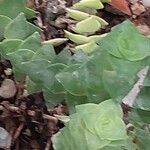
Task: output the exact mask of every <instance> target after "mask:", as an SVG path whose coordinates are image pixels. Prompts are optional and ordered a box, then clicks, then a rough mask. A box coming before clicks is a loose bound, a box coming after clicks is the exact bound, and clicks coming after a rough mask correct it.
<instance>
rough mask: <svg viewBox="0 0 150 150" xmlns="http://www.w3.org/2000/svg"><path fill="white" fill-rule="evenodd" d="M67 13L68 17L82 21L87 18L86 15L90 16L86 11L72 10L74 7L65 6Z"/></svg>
mask: <svg viewBox="0 0 150 150" xmlns="http://www.w3.org/2000/svg"><path fill="white" fill-rule="evenodd" d="M66 10H67V14H68V16H69V17H71V18H73V19H75V20H77V21H82V20H84V19H87V18H88V17H90V15H89V14H88V13H85V12H82V11H78V10H74V9H69V8H67V9H66Z"/></svg>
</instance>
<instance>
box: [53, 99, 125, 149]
mask: <svg viewBox="0 0 150 150" xmlns="http://www.w3.org/2000/svg"><path fill="white" fill-rule="evenodd" d="M112 115H113V116H115V117H112ZM118 129H119V131H118ZM127 139H128V136H127V134H126V129H125V124H124V123H123V121H122V110H121V107H120V106H119V105H118V104H115V103H114V102H113V101H112V100H107V101H105V102H102V103H100V104H98V105H96V104H92V103H88V104H83V105H79V106H76V113H75V114H73V115H71V116H70V121H69V123H67V124H66V126H65V127H64V128H63V129H62V130H61V131H60V132H59V133H57V134H56V135H54V136H53V138H52V141H53V145H54V149H55V150H59V149H61V150H66V148H67V149H72V150H76V149H80V148H81V144H82V149H83V150H87V149H92V150H97V149H103V148H105V147H106V146H110V145H112V144H111V142H117V141H118V143H120V144H121V146H124V145H126V144H125V143H126V140H127ZM120 140H122V141H121V142H120ZM68 141H70V142H69V143H68ZM118 145H119V144H116V145H115V144H114V146H115V147H116V148H118V147H119V146H118Z"/></svg>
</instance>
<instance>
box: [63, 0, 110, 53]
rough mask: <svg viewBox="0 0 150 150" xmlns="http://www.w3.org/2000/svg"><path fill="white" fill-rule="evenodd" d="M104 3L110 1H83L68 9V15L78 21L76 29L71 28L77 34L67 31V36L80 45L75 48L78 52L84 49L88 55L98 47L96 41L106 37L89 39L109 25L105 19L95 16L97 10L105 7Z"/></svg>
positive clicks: (100, 36) (99, 36) (97, 36)
mask: <svg viewBox="0 0 150 150" xmlns="http://www.w3.org/2000/svg"><path fill="white" fill-rule="evenodd" d="M103 2H110V1H109V0H106V1H100V0H90V1H89V0H81V1H79V2H78V3H76V4H74V5H73V6H72V8H67V9H66V11H67V15H68V16H69V17H70V18H72V19H74V20H75V21H77V23H76V24H75V25H74V27H72V28H71V29H72V31H74V32H75V33H76V34H75V33H71V32H68V31H65V36H66V37H67V38H69V39H70V40H71V41H73V42H74V43H76V44H77V45H79V46H76V47H75V49H76V50H81V49H82V50H83V51H85V52H86V53H90V52H91V49H92V47H95V48H96V47H98V46H97V44H96V41H97V40H100V39H101V38H102V37H104V36H105V35H106V34H104V35H94V36H89V37H87V36H88V35H92V34H94V33H95V32H96V31H98V30H100V29H101V28H104V27H105V26H107V25H108V23H107V22H106V21H105V20H104V19H102V18H100V17H98V16H96V15H95V14H96V12H97V9H102V8H103V7H104V6H103V4H102V3H103ZM80 44H81V45H80Z"/></svg>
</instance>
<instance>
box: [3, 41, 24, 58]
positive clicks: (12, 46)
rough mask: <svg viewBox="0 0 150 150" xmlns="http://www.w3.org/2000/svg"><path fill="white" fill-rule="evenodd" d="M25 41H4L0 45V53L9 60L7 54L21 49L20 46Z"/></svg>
mask: <svg viewBox="0 0 150 150" xmlns="http://www.w3.org/2000/svg"><path fill="white" fill-rule="evenodd" d="M22 42H23V41H22V40H19V39H9V40H7V39H6V40H3V42H1V43H0V53H1V55H2V56H3V57H4V58H5V59H8V57H7V54H8V53H12V52H15V51H16V50H17V49H19V46H20V45H21V43H22Z"/></svg>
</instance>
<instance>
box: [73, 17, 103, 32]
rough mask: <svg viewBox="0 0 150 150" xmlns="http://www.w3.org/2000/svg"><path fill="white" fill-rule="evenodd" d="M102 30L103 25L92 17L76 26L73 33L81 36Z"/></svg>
mask: <svg viewBox="0 0 150 150" xmlns="http://www.w3.org/2000/svg"><path fill="white" fill-rule="evenodd" d="M100 28H101V24H100V23H99V21H98V20H97V19H95V17H93V16H91V17H89V18H87V19H85V20H82V21H80V22H78V23H77V24H76V26H75V27H74V28H73V31H75V32H76V33H80V34H93V33H95V32H96V31H98V30H99V29H100Z"/></svg>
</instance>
